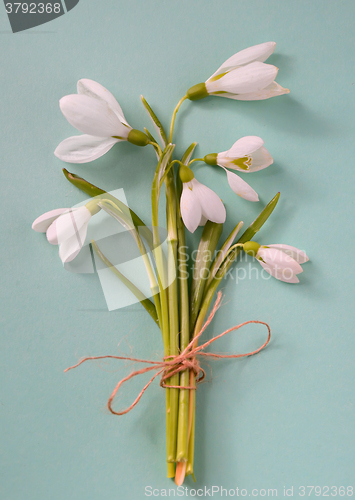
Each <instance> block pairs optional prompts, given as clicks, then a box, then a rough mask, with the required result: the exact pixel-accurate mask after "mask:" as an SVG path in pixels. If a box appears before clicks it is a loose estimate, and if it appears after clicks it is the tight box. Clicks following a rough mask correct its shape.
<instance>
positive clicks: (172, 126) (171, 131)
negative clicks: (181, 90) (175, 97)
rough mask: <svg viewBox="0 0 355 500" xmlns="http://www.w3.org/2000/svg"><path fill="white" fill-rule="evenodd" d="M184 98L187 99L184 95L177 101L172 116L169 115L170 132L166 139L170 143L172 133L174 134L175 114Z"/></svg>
mask: <svg viewBox="0 0 355 500" xmlns="http://www.w3.org/2000/svg"><path fill="white" fill-rule="evenodd" d="M185 99H187V96H186V95H185V96H184V97H182V98H181V99H180V101H179V102H178V103H177V105H176V108H175V109H174V112H173V116H172V117H171V124H170V133H169V139H168V142H170V143H171V142H172V141H173V134H174V125H175V118H176V114H177V112H178V111H179V109H180V106H181V104H182V103H183V102H184V101H185Z"/></svg>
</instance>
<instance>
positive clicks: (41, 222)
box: [32, 208, 69, 233]
mask: <svg viewBox="0 0 355 500" xmlns="http://www.w3.org/2000/svg"><path fill="white" fill-rule="evenodd" d="M67 210H69V209H68V208H56V209H55V210H50V211H49V212H46V213H45V214H43V215H40V216H39V217H37V219H36V220H35V221H34V223H33V224H32V229H34V230H35V231H37V232H38V233H45V232H46V231H47V229H48V228H49V226H50V225H51V224H52V222H54V221H55V220H56V219H57V218H58V217H59V216H60V215H61V214H63V213H64V212H66V211H67Z"/></svg>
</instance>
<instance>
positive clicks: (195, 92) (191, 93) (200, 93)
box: [186, 83, 209, 101]
mask: <svg viewBox="0 0 355 500" xmlns="http://www.w3.org/2000/svg"><path fill="white" fill-rule="evenodd" d="M208 95H209V94H208V92H207V89H206V85H205V84H204V83H198V84H197V85H194V86H193V87H190V88H189V90H188V91H187V92H186V96H187V98H188V99H190V101H198V100H199V99H203V98H204V97H208Z"/></svg>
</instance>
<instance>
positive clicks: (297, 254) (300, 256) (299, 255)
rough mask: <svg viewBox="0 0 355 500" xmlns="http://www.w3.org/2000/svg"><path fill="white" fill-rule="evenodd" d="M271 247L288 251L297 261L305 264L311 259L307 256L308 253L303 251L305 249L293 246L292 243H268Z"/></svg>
mask: <svg viewBox="0 0 355 500" xmlns="http://www.w3.org/2000/svg"><path fill="white" fill-rule="evenodd" d="M266 246H268V247H269V248H278V249H279V250H281V251H282V252H284V253H286V254H287V255H289V256H290V257H292V258H293V259H294V260H295V261H297V262H298V263H299V264H304V263H305V262H307V261H308V260H309V258H308V257H307V255H306V253H305V252H303V250H299V249H298V248H296V247H292V246H290V245H282V244H273V245H266Z"/></svg>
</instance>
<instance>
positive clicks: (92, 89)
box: [77, 78, 129, 126]
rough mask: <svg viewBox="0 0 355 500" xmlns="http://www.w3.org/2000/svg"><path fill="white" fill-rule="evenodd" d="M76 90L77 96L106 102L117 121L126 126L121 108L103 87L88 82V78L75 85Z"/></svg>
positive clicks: (90, 81)
mask: <svg viewBox="0 0 355 500" xmlns="http://www.w3.org/2000/svg"><path fill="white" fill-rule="evenodd" d="M77 89H78V94H83V95H87V96H89V97H94V98H95V99H102V100H104V101H106V102H107V104H108V105H109V106H110V107H111V108H112V109H113V111H114V112H115V113H116V115H117V116H118V118H119V120H120V121H121V122H122V123H125V124H126V125H128V123H127V121H126V119H125V117H124V114H123V111H122V108H121V106H120V105H119V104H118V102H117V100H116V98H115V97H114V96H113V95H112V94H111V92H110V91H109V90H107V89H106V88H105V87H104V86H103V85H101V84H100V83H97V82H95V81H94V80H89V79H88V78H82V79H81V80H79V81H78V83H77ZM128 126H129V125H128Z"/></svg>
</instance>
